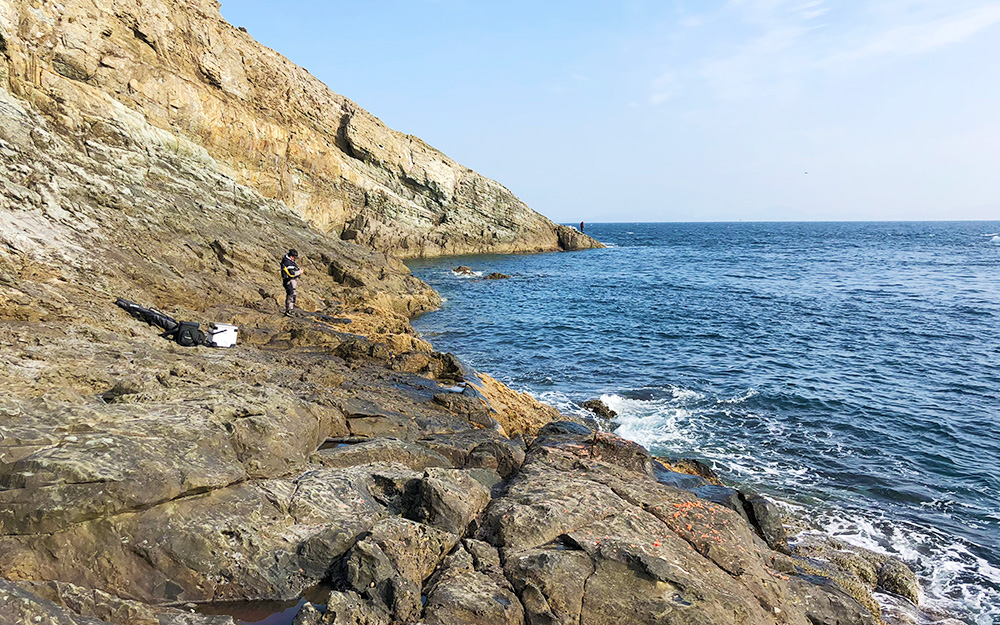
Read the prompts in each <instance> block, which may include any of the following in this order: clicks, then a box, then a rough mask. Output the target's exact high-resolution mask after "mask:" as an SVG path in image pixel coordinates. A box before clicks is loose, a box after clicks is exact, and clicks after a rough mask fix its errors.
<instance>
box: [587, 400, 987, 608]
mask: <svg viewBox="0 0 1000 625" xmlns="http://www.w3.org/2000/svg"><path fill="white" fill-rule="evenodd" d="M629 393H631V391H629V392H626V395H627V394H629ZM640 394H641V395H643V398H638V399H637V398H629V397H625V396H623V395H619V394H615V393H606V394H603V395H601V400H602V401H603V402H604V403H605V404H607V405H608V407H609V408H611V409H612V410H614V411H616V412H617V413H618V417H616V418H615V422H616V423H617V424H618V429H617V430H616V433H617V434H619V435H620V436H622V437H624V438H627V439H629V440H632V441H635V442H637V443H639V444H641V445H643V446H644V447H646V448H647V449H649V450H651V451H652V452H653V453H654V454H656V453H662V454H664V455H673V456H689V457H697V458H698V459H701V460H703V461H706V462H708V463H709V464H710V465H711V466H712V467H713V468H714V469H716V470H717V471H721V472H722V473H723V475H726V476H728V478H729V479H730V480H733V481H735V482H737V483H745V484H749V485H753V486H755V487H761V488H764V489H765V490H766V491H767V494H768V495H769V496H771V497H772V498H774V499H775V500H776V501H777V503H778V504H779V505H781V506H782V507H783V508H785V509H787V510H789V512H790V513H791V514H792V515H793V516H797V517H800V518H806V517H808V518H810V519H811V520H812V522H813V523H815V524H816V526H817V527H818V528H819V529H818V530H817V531H821V532H822V533H823V534H826V535H830V536H833V537H835V538H838V539H840V540H843V541H844V542H846V543H848V544H852V545H855V546H858V547H863V548H865V549H869V550H871V551H874V552H876V553H881V554H885V555H892V556H895V557H897V558H899V559H901V560H903V561H904V562H906V563H907V564H908V565H910V567H911V568H913V569H914V571H915V572H916V573H917V575H918V577H919V578H920V580H921V586H922V588H923V590H924V594H925V606H926V608H927V609H929V610H930V611H932V612H933V611H936V612H942V613H947V614H952V615H961V616H963V617H967V618H972V619H973V620H971V621H969V622H970V623H975V624H976V625H981V624H987V623H994V622H1000V620H995V619H1000V569H997V568H996V567H995V566H993V565H992V564H990V563H989V562H988V561H987V560H985V559H983V558H982V557H979V556H978V555H976V554H975V553H974V547H973V546H972V545H969V544H966V543H964V542H961V540H960V539H958V538H956V537H954V536H950V535H948V534H946V533H945V532H943V531H937V530H935V529H934V528H932V527H926V526H921V525H919V524H917V523H912V522H909V521H903V520H898V519H897V520H892V519H889V518H887V517H886V516H885V514H884V513H883V512H873V511H871V510H865V509H860V508H859V509H856V510H855V509H850V510H846V509H841V508H838V507H835V506H831V505H830V504H827V503H824V501H825V500H827V499H828V498H829V497H828V495H826V494H824V493H825V489H826V485H825V484H824V480H823V479H821V478H820V477H819V476H818V475H816V474H815V473H814V471H813V470H811V469H810V468H808V467H805V466H803V465H802V464H801V463H800V464H795V463H792V462H789V461H788V460H787V458H784V457H782V456H781V455H779V454H775V453H772V452H771V451H770V450H768V449H764V448H760V447H754V446H753V444H752V443H751V442H750V441H747V442H743V441H742V440H741V438H742V437H734V436H730V435H728V434H727V428H726V425H725V424H723V423H720V421H719V420H720V419H721V418H725V419H726V420H727V421H728V422H729V424H745V423H748V422H757V421H759V426H760V427H762V428H764V429H765V430H766V431H767V432H769V434H770V436H772V437H774V438H780V437H781V436H782V435H783V432H786V431H788V430H787V428H788V426H787V425H786V424H785V423H782V422H780V421H778V420H777V419H774V418H771V417H769V416H768V415H760V414H756V413H754V412H751V411H747V410H745V409H743V410H738V409H739V408H741V404H744V403H745V402H746V401H747V400H748V399H751V398H753V397H755V396H757V395H759V392H758V391H757V390H756V389H753V388H750V389H747V390H746V391H744V392H742V393H739V394H736V395H734V396H732V397H729V398H721V399H719V398H714V397H711V396H709V395H707V394H705V393H702V392H698V391H694V390H691V389H684V388H681V387H670V386H668V387H662V388H660V389H659V395H660V396H656V397H654V396H652V395H655V393H653V392H652V391H651V390H650V389H642V392H641V393H640ZM647 397H648V398H647ZM732 427H736V426H735V425H733V426H732ZM799 435H801V432H800V433H799ZM820 442H821V441H818V440H817V443H820ZM838 445H839V443H838ZM782 493H784V494H782ZM845 496H846V497H848V498H849V497H851V495H850V494H846V495H845ZM789 497H791V498H805V500H807V501H811V502H812V503H811V504H810V505H802V504H800V503H796V502H791V501H782V500H783V499H786V498H789ZM940 503H943V502H939V504H940ZM880 599H882V600H883V601H885V602H886V607H887V613H896V612H899V611H900V610H902V608H901V607H900V606H896V605H890V604H891V603H892V602H893V601H894V600H893V599H891V598H888V597H880ZM967 615H968V616H967ZM921 618H925V617H921ZM924 622H926V623H932V622H934V621H933V620H926V621H924Z"/></svg>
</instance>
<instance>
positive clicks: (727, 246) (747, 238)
mask: <svg viewBox="0 0 1000 625" xmlns="http://www.w3.org/2000/svg"><path fill="white" fill-rule="evenodd" d="M586 233H587V234H589V235H591V236H593V237H594V238H596V239H598V240H599V241H601V242H603V243H605V244H606V245H607V248H606V249H598V250H586V251H580V252H568V253H551V254H539V255H502V256H498V255H492V256H468V257H461V258H448V259H430V260H423V259H422V260H414V261H411V262H409V263H408V264H409V265H410V268H411V269H412V271H413V272H414V274H416V275H417V276H418V277H420V278H422V279H423V280H425V281H426V282H428V283H429V284H431V285H432V286H433V287H434V288H436V289H437V290H438V291H439V292H440V293H441V295H442V296H443V297H444V299H445V301H444V303H443V305H442V306H441V308H440V310H438V311H436V312H432V313H428V314H426V315H424V316H422V317H420V318H418V319H417V320H416V321H415V322H414V326H415V327H416V329H417V330H418V331H419V332H420V333H421V334H422V335H423V336H424V337H425V338H427V339H428V340H430V341H431V342H432V343H433V344H434V346H435V348H436V349H438V350H441V351H450V352H453V353H455V354H456V355H458V356H459V357H460V358H461V359H463V360H464V361H465V362H467V363H469V364H470V365H472V366H473V367H475V368H477V369H479V370H482V371H485V372H488V373H490V374H492V375H494V376H495V377H498V378H499V379H501V380H503V381H504V382H506V383H507V384H508V385H510V386H511V387H513V388H515V389H517V390H521V391H527V392H529V393H531V394H532V395H534V396H535V397H537V398H538V399H540V400H542V401H545V402H548V403H550V404H553V405H555V406H557V407H558V408H560V409H561V410H562V411H563V412H567V413H577V414H582V413H583V412H582V409H581V408H580V406H579V403H580V402H582V401H585V400H587V399H592V398H596V397H599V398H601V399H602V400H604V402H605V403H606V404H607V405H608V406H609V407H611V408H612V409H613V410H615V411H617V412H618V417H617V418H616V419H615V420H614V423H613V424H612V426H611V427H614V428H616V429H615V431H616V432H617V433H618V434H619V435H621V436H623V437H625V438H628V439H631V440H633V441H636V442H638V443H641V444H642V445H644V446H646V447H647V448H648V449H649V450H650V451H651V452H652V453H654V454H658V455H664V456H671V457H685V458H697V459H700V460H703V461H705V462H707V463H708V464H710V465H711V466H712V467H714V469H715V470H716V471H717V472H718V473H719V474H721V476H722V477H723V478H724V479H725V480H727V481H728V482H730V483H733V484H738V485H741V486H747V487H750V488H753V489H756V490H757V491H759V492H762V493H764V494H765V495H767V496H768V497H769V498H771V499H772V500H774V501H776V502H778V503H779V504H780V505H782V506H784V507H786V508H787V510H788V511H789V513H790V514H791V515H793V516H799V517H802V518H807V519H809V521H810V523H811V524H812V529H807V530H805V531H818V532H823V533H827V534H831V535H834V536H836V537H838V538H840V539H842V540H844V541H847V542H849V543H852V544H855V545H859V546H863V547H866V548H868V549H872V550H875V551H877V552H880V553H886V554H892V555H894V556H896V557H898V558H900V559H902V560H903V561H904V562H906V563H907V564H909V565H910V566H911V567H912V568H913V569H914V570H915V571H916V572H917V574H918V576H919V577H920V580H921V583H922V586H923V591H924V602H923V605H924V606H925V608H927V611H926V612H925V613H924V614H921V615H918V616H913V615H911V616H910V618H914V619H917V621H918V622H922V623H933V622H938V621H939V620H940V618H942V615H949V616H951V617H953V618H957V619H958V620H959V621H960V622H963V623H969V624H975V625H993V624H997V623H1000V222H908V223H902V222H900V223H895V222H894V223H874V222H872V223H857V222H850V223H743V222H740V223H609V224H587V225H586ZM459 265H466V266H469V267H470V268H472V269H473V270H474V271H476V272H477V273H478V275H476V274H473V275H471V276H466V275H459V274H458V273H456V272H455V271H453V270H454V269H455V268H456V267H457V266H459ZM490 272H500V273H504V274H509V275H510V276H511V278H510V279H507V280H484V279H481V278H482V276H483V275H485V274H487V273H490ZM879 598H880V600H881V601H883V604H884V605H885V606H886V608H887V613H892V612H893V610H904V608H900V607H899V605H898V601H896V600H894V599H893V598H892V597H889V596H886V595H882V596H880V597H879Z"/></svg>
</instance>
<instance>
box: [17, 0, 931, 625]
mask: <svg viewBox="0 0 1000 625" xmlns="http://www.w3.org/2000/svg"><path fill="white" fill-rule="evenodd" d="M236 52H239V54H236ZM291 137H295V139H294V140H292V139H291ZM375 146H377V147H375ZM390 148H391V149H390ZM265 157H266V158H265ZM272 157H274V158H272ZM389 161H393V164H391V165H390V164H388V162H389ZM398 161H404V163H403V164H402V165H399V164H398ZM0 180H2V181H3V185H2V186H0V623H26V624H37V623H59V624H66V625H69V624H79V625H85V624H86V625H96V624H97V623H113V624H116V625H152V624H154V623H159V624H164V625H167V624H172V623H177V624H180V623H184V624H191V625H196V624H212V625H225V624H226V623H231V622H232V619H231V618H230V617H226V616H217V615H215V616H213V615H206V614H201V613H198V612H193V611H192V610H191V605H190V604H203V603H219V602H227V601H253V600H285V599H291V600H294V599H296V598H298V597H300V596H302V595H303V593H304V592H307V591H308V590H309V589H315V588H316V587H317V585H323V587H326V588H329V589H330V594H329V596H327V597H325V598H323V599H322V601H323V602H325V606H326V607H325V611H324V610H319V609H316V608H315V607H314V606H313V604H312V603H310V604H308V605H307V606H305V607H303V609H302V610H301V611H300V612H299V614H298V616H297V617H296V619H297V622H298V623H299V625H307V624H308V625H311V624H313V623H324V624H327V625H343V624H348V623H358V624H361V623H364V624H382V623H416V622H422V623H490V625H496V624H497V623H512V624H518V623H532V624H536V623H604V622H615V623H684V624H695V623H705V624H708V623H712V624H726V623H733V624H736V623H740V624H746V625H750V624H753V625H758V624H766V623H773V624H778V623H781V624H796V625H807V624H811V625H824V624H829V625H834V624H837V625H848V624H854V623H857V624H869V623H876V622H877V620H878V618H879V617H878V606H877V604H876V603H875V602H874V601H873V600H872V597H871V592H872V591H873V590H874V589H880V590H882V591H886V592H893V593H897V594H900V595H902V596H905V597H910V598H911V599H914V600H919V596H918V595H917V594H916V591H915V590H914V586H913V585H912V584H911V582H912V573H910V572H908V571H907V570H906V569H905V567H902V566H901V565H899V564H898V563H896V562H895V561H892V560H886V559H884V558H879V557H878V556H875V555H874V554H871V555H862V556H848V555H847V554H846V553H844V554H841V553H839V550H838V549H837V548H836V547H835V548H834V549H833V550H832V551H831V550H830V548H829V546H827V547H820V546H817V547H816V548H815V549H811V550H803V549H802V547H800V546H797V547H794V548H793V547H791V546H789V545H787V544H786V543H785V541H784V540H783V539H782V537H781V535H780V530H781V523H780V521H777V520H776V519H777V517H776V516H775V515H774V514H773V511H772V510H770V509H769V508H768V505H769V504H767V502H766V500H763V499H760V498H755V497H754V496H753V494H747V493H742V494H741V493H738V492H737V491H730V490H727V489H725V487H723V486H721V485H719V484H710V483H707V482H708V481H710V480H705V478H704V477H697V476H692V475H690V474H689V473H690V471H688V472H683V471H685V470H686V469H685V466H684V465H683V463H674V464H671V465H669V466H668V465H666V464H664V463H662V462H659V461H657V460H655V459H653V458H651V457H650V456H649V454H648V453H647V452H646V451H645V450H644V449H642V448H641V447H638V446H637V445H635V444H632V443H629V442H628V441H625V440H623V439H621V438H618V437H616V436H614V435H613V434H611V433H608V432H605V431H602V430H601V428H599V427H597V426H596V425H595V423H594V422H593V421H590V420H586V419H580V418H578V417H571V416H566V415H561V414H559V412H558V411H557V410H555V409H554V408H552V407H549V406H545V405H543V404H541V403H539V402H537V401H536V400H534V399H533V398H531V397H530V396H527V395H524V394H520V393H516V392H514V391H512V390H511V389H509V388H507V387H505V386H504V385H503V384H500V383H499V382H497V381H496V380H494V379H492V378H490V377H489V376H488V375H486V374H484V373H480V372H476V371H472V370H469V369H468V368H467V367H465V366H464V365H463V364H462V363H461V362H460V361H459V360H458V359H457V358H456V357H455V356H453V355H450V354H442V353H437V352H435V351H434V349H433V347H432V346H431V345H430V344H428V343H427V342H426V341H424V340H423V339H421V338H420V337H419V336H417V335H416V334H415V333H414V331H413V329H412V328H411V326H410V323H409V319H410V318H412V317H413V316H415V315H417V314H420V313H423V312H426V311H429V310H432V309H434V308H435V307H436V306H437V305H439V304H440V298H439V297H438V295H437V294H436V293H435V292H434V291H433V290H432V289H430V288H429V287H428V286H427V285H426V284H424V283H422V282H420V281H419V280H417V279H415V278H414V277H413V276H412V275H410V273H409V271H408V270H407V268H406V267H405V265H403V263H402V262H401V261H400V260H399V257H400V256H414V255H430V254H447V253H458V252H467V251H473V250H489V251H495V252H502V251H518V252H527V251H539V250H559V249H581V248H587V247H594V246H597V245H599V243H597V242H595V241H593V240H591V239H589V238H586V237H583V236H582V235H578V234H577V233H575V232H574V231H571V230H570V229H567V228H564V227H557V226H555V225H554V224H552V223H551V222H549V221H548V220H546V219H544V218H542V217H541V216H538V215H537V214H535V213H533V212H531V211H530V209H528V208H527V207H525V206H523V204H521V203H520V202H519V201H517V200H516V198H514V197H513V196H512V195H511V194H510V193H509V191H507V190H506V189H503V188H502V187H501V186H500V185H499V184H497V183H495V182H493V181H488V180H486V179H485V178H482V177H480V176H478V174H474V172H470V171H469V170H465V169H463V168H460V167H459V166H457V164H455V163H453V162H452V161H449V160H446V159H445V157H443V155H440V154H439V153H438V152H436V151H434V150H433V149H432V148H429V147H428V146H426V145H425V144H423V142H420V141H419V140H417V139H416V138H413V137H407V136H405V135H400V134H399V133H394V132H393V131H390V130H388V129H386V128H385V127H384V126H382V125H381V123H380V122H378V120H376V119H375V118H374V117H372V116H370V114H367V113H365V112H363V111H361V110H360V109H359V108H357V107H356V105H354V104H353V103H350V102H349V101H348V100H346V99H344V98H342V97H340V96H336V94H332V92H329V91H328V90H326V88H325V87H323V86H322V85H320V84H319V83H318V82H317V81H315V80H314V79H312V78H311V77H308V75H307V74H305V73H304V70H301V69H299V68H295V67H294V66H292V65H291V64H290V63H288V61H287V60H285V59H282V58H281V57H279V56H278V55H277V54H275V53H273V52H272V51H269V50H266V49H264V48H262V47H261V46H259V45H257V44H256V43H255V42H252V40H251V39H249V37H248V36H246V34H245V33H242V31H239V30H237V29H235V28H233V27H232V26H230V25H228V24H226V23H225V22H224V21H222V20H221V18H219V17H218V4H217V3H214V2H210V1H207V0H206V1H195V0H190V1H182V2H176V3H166V2H160V1H158V0H154V1H149V2H134V1H130V0H115V1H113V2H107V3H105V2H103V1H102V2H87V3H84V2H77V1H70V2H66V3H61V4H56V3H52V2H47V1H34V0H32V1H29V0H17V1H15V2H12V3H5V4H3V5H0ZM289 247H295V248H297V249H298V250H300V251H302V258H301V260H300V264H301V265H302V267H303V268H304V269H305V272H306V273H305V275H304V277H303V278H302V286H301V292H300V296H299V302H300V304H301V307H302V308H303V309H304V310H306V311H309V313H301V314H300V315H298V316H296V317H283V316H280V315H279V314H278V312H279V311H280V310H281V308H280V305H279V300H280V298H281V297H282V292H281V286H280V283H279V282H278V279H277V261H278V258H280V255H281V253H282V252H283V250H284V249H287V248H289ZM119 296H121V297H126V298H128V299H130V300H134V301H136V302H140V303H142V304H145V305H153V306H159V307H161V308H162V309H163V310H164V311H165V312H167V313H169V314H171V315H172V316H174V317H176V318H178V319H182V320H192V321H199V322H202V323H207V322H210V321H216V322H225V323H231V324H235V325H237V326H239V332H240V335H239V336H240V342H239V344H238V345H237V346H236V347H234V348H232V349H210V348H206V347H191V348H185V347H180V346H178V345H176V344H175V343H172V342H170V341H168V340H166V339H164V338H161V337H159V336H157V332H156V331H155V330H154V329H153V328H151V327H149V326H147V325H145V324H144V323H142V322H140V321H137V320H135V319H133V318H131V317H130V316H128V315H127V314H125V313H124V312H123V311H122V310H120V309H118V308H117V307H116V306H115V305H114V302H115V298H116V297H119ZM694 472H695V473H697V471H694ZM699 489H700V495H702V496H699ZM712 489H720V490H712Z"/></svg>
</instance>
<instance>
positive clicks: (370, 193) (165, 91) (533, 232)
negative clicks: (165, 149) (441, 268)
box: [0, 0, 600, 257]
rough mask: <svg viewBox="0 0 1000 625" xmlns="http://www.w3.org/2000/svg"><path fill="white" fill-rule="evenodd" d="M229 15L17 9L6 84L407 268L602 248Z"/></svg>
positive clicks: (201, 7) (0, 23)
mask: <svg viewBox="0 0 1000 625" xmlns="http://www.w3.org/2000/svg"><path fill="white" fill-rule="evenodd" d="M218 7H219V4H218V3H217V2H213V1H210V0H179V1H175V2H167V1H165V0H153V1H141V2H140V1H139V0H97V1H96V2H94V1H91V0H67V1H66V2H62V3H58V4H57V3H51V2H39V1H37V0H34V1H32V0H15V1H13V2H7V3H4V6H3V7H0V37H3V42H4V43H3V44H2V45H3V48H4V50H3V52H2V53H0V84H2V83H8V84H9V88H10V90H11V91H12V92H13V93H15V94H16V95H18V96H20V97H22V98H25V99H27V100H28V101H30V102H31V103H33V104H34V105H35V106H37V107H38V108H39V109H41V110H42V111H44V112H45V113H46V114H47V115H49V116H50V117H51V118H53V119H54V120H57V121H58V122H59V123H61V124H63V125H65V127H66V128H67V129H69V130H70V131H74V130H80V131H86V132H88V133H95V134H98V135H102V136H107V135H112V136H114V135H121V136H122V137H123V140H125V138H126V137H129V136H131V137H132V138H133V140H134V137H135V135H136V134H141V133H148V132H149V129H146V128H143V126H144V124H143V123H137V121H141V122H144V123H148V124H149V125H150V126H152V127H153V128H154V129H160V130H166V131H168V132H169V133H171V134H173V135H174V136H175V137H180V138H184V139H187V140H188V141H190V142H191V143H192V144H194V145H196V146H202V147H203V148H204V149H205V150H207V154H208V155H211V157H212V158H213V159H215V160H216V161H217V162H218V163H219V164H221V165H222V166H223V169H224V170H225V172H226V173H227V174H229V175H231V176H232V177H233V178H234V179H235V180H236V181H237V182H239V183H241V184H244V185H246V186H248V187H250V188H253V189H255V190H256V191H258V192H259V193H260V194H262V195H263V196H265V197H267V198H271V199H276V200H280V201H282V202H284V203H285V204H286V205H287V206H289V207H290V208H292V209H294V210H295V211H296V212H297V213H298V214H299V215H300V216H302V217H304V218H306V219H307V220H308V221H309V222H310V223H311V224H312V225H313V226H315V227H318V228H319V229H321V230H324V231H327V232H333V233H335V234H337V235H339V236H342V237H343V238H344V239H346V240H353V241H355V242H357V243H361V244H363V245H366V246H368V247H371V248H373V249H377V250H379V251H383V252H390V253H392V254H394V255H397V256H401V257H419V256H434V255H442V254H462V253H470V252H482V251H493V252H534V251H544V250H560V249H584V248H589V247H597V246H600V244H599V243H597V242H596V241H594V240H593V239H590V238H589V237H586V236H584V235H581V234H580V233H577V232H576V231H575V230H572V229H570V228H566V227H563V226H557V225H556V224H553V223H552V222H550V221H549V220H548V219H545V218H544V217H542V216H541V215H538V214H537V213H535V212H534V211H532V210H531V209H529V208H528V207H527V206H526V205H525V204H524V203H523V202H521V201H520V200H518V199H517V198H516V197H515V196H514V195H513V194H512V193H511V192H510V191H509V190H507V189H506V188H504V187H503V186H501V185H500V184H498V183H497V182H495V181H493V180H489V179H487V178H484V177H483V176H480V175H479V174H477V173H475V172H474V171H472V170H470V169H468V168H465V167H463V166H461V165H459V164H458V163H456V162H454V161H453V160H451V159H449V158H448V157H447V156H445V155H444V154H441V153H440V152H438V151H437V150H435V149H434V148H432V147H430V146H428V145H427V144H425V143H424V142H423V141H421V140H420V139H418V138H416V137H412V136H409V135H404V134H401V133H399V132H396V131H394V130H391V129H389V128H387V127H386V126H385V125H384V124H383V123H382V122H381V121H379V120H378V119H377V118H376V117H374V116H373V115H371V114H370V113H368V112H367V111H365V110H363V109H361V108H360V107H358V106H357V105H356V104H355V103H353V102H351V101H350V100H348V99H346V98H344V97H342V96H340V95H337V94H336V93H333V92H332V91H330V90H329V89H328V88H327V87H326V86H325V85H323V84H322V83H321V82H319V81H318V80H317V79H315V78H314V77H312V76H311V75H309V73H308V72H306V71H305V70H304V69H302V68H300V67H296V66H295V65H293V64H292V63H291V62H289V61H288V60H287V59H285V58H284V57H282V56H280V55H279V54H277V53H276V52H274V51H272V50H269V49H267V48H265V47H263V46H261V45H260V44H258V43H257V42H256V41H254V40H253V38H252V37H250V35H248V34H247V33H246V32H244V31H241V30H239V29H236V28H234V27H233V26H231V25H230V24H228V23H227V22H225V21H224V20H223V19H222V17H221V16H220V14H219V10H218ZM168 136H169V135H168ZM178 149H185V148H182V147H180V144H179V142H178Z"/></svg>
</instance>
